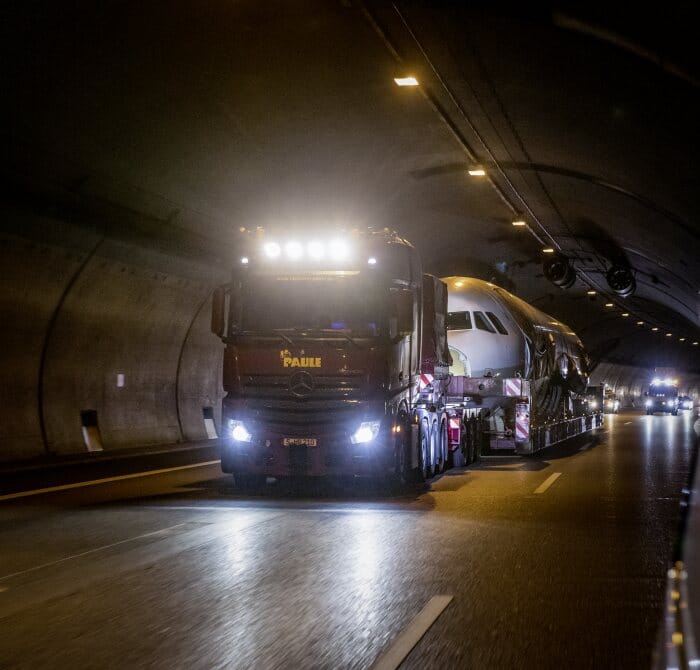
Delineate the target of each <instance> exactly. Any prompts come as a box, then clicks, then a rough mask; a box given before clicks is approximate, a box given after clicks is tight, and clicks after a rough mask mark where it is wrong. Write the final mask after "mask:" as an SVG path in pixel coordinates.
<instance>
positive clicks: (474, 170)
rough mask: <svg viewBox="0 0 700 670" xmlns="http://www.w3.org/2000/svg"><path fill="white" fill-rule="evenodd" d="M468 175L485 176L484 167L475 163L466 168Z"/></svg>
mask: <svg viewBox="0 0 700 670" xmlns="http://www.w3.org/2000/svg"><path fill="white" fill-rule="evenodd" d="M468 172H469V176H470V177H484V176H486V170H484V168H482V167H479V166H478V165H475V166H474V167H471V168H469V170H468Z"/></svg>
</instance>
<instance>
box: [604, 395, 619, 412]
mask: <svg viewBox="0 0 700 670" xmlns="http://www.w3.org/2000/svg"><path fill="white" fill-rule="evenodd" d="M603 411H604V412H605V413H606V414H617V413H618V412H619V411H620V401H619V400H618V399H617V398H606V399H605V403H604V410H603Z"/></svg>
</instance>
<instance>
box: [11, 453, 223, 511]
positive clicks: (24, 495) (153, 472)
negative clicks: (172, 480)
mask: <svg viewBox="0 0 700 670" xmlns="http://www.w3.org/2000/svg"><path fill="white" fill-rule="evenodd" d="M216 463H220V461H206V462H204V463H193V464H192V465H178V466H177V467H174V468H162V469H160V470H147V471H146V472H132V473H131V474H130V475H119V476H118V477H105V478H104V479H91V480H90V481H87V482H75V483H74V484H62V485H61V486H48V487H47V488H45V489H34V490H33V491H20V492H19V493H8V494H6V495H4V496H0V501H2V500H14V499H15V498H27V497H29V496H38V495H41V494H42V493H54V492H55V491H67V490H68V489H79V488H82V487H83V486H96V485H97V484H107V483H109V482H119V481H122V480H124V479H136V478H137V477H150V476H151V475H161V474H163V473H165V472H175V471H177V470H189V469H191V468H203V467H205V466H207V465H214V464H216Z"/></svg>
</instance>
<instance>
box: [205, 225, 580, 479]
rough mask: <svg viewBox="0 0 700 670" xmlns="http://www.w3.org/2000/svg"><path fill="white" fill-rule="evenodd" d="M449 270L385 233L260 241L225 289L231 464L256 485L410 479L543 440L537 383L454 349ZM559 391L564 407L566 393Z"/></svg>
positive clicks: (226, 423)
mask: <svg viewBox="0 0 700 670" xmlns="http://www.w3.org/2000/svg"><path fill="white" fill-rule="evenodd" d="M451 279H454V278H450V280H448V281H447V282H443V281H441V280H439V279H438V278H436V277H434V276H432V275H429V274H425V273H423V270H422V266H421V262H420V258H419V256H418V253H417V252H416V250H415V249H414V248H413V247H412V246H411V244H409V243H408V242H407V241H406V240H404V239H402V238H400V237H399V236H398V235H396V234H395V233H392V232H389V231H386V230H384V231H366V232H357V231H356V232H354V233H353V234H348V235H347V236H344V237H340V236H338V237H324V236H322V235H312V236H310V237H308V238H307V239H304V240H291V239H277V238H271V237H269V236H267V235H263V234H258V235H255V236H253V237H251V240H250V247H249V249H247V251H246V253H245V255H244V256H242V257H241V258H240V259H239V263H237V266H236V267H235V268H234V271H233V274H232V279H231V282H230V283H229V284H227V285H225V286H222V287H220V288H219V289H217V290H216V291H215V293H214V298H213V307H212V330H213V332H215V333H216V334H217V335H218V336H219V337H221V338H222V340H223V341H224V343H225V345H226V346H225V349H224V364H223V385H224V390H225V393H226V395H225V397H224V399H223V406H222V424H223V430H224V436H223V437H224V439H223V447H222V453H221V467H222V470H223V471H224V472H229V473H233V475H234V477H235V478H236V481H237V483H238V484H239V485H242V486H244V487H246V486H250V485H255V484H259V483H262V481H264V479H265V478H266V477H275V478H279V477H286V476H305V477H314V476H340V477H348V476H353V477H355V476H360V477H363V476H366V477H377V476H381V477H388V478H391V479H393V480H395V481H396V482H397V483H408V482H409V481H423V480H426V479H428V478H430V477H431V476H432V475H434V474H437V473H440V472H442V471H443V470H444V469H445V468H446V467H447V466H448V464H449V463H450V462H456V463H465V462H466V463H468V462H470V461H472V460H474V459H476V458H478V456H479V454H480V453H481V450H482V448H483V447H486V448H489V447H493V446H494V442H493V440H494V438H496V439H498V440H500V441H499V442H497V444H496V445H495V446H496V447H500V448H506V444H507V445H508V446H509V447H510V448H511V449H513V450H516V451H519V452H521V453H528V452H530V451H533V450H534V449H536V448H538V447H540V446H545V442H546V441H545V440H540V441H538V439H535V440H533V439H532V434H533V431H532V429H531V428H529V427H528V426H527V418H528V417H529V412H530V409H531V407H532V405H533V403H534V400H533V396H532V395H531V390H532V391H533V393H536V392H537V389H538V385H537V383H535V384H534V389H532V388H531V385H530V379H529V378H527V376H526V375H525V374H523V376H522V377H518V376H517V375H516V374H515V373H516V372H517V370H513V375H511V376H510V377H508V378H506V376H505V375H504V376H503V377H499V376H498V375H500V374H501V372H504V371H503V370H494V369H492V368H489V369H485V368H484V369H483V370H482V369H480V368H479V369H477V368H476V367H473V366H472V362H474V361H476V358H475V356H476V354H475V352H474V350H473V349H472V348H471V347H467V349H468V352H469V353H468V354H466V361H467V363H468V364H469V368H468V369H467V368H465V367H464V363H461V359H458V360H457V362H456V363H455V362H454V360H453V358H452V356H451V355H450V348H449V347H448V336H452V335H456V336H457V339H458V340H459V339H460V337H462V336H463V335H464V333H463V332H458V331H459V330H460V329H459V328H454V326H455V324H454V323H448V320H449V319H450V318H452V319H454V318H455V317H454V316H452V317H449V316H448V286H449V287H450V290H455V289H456V290H458V291H459V289H460V288H462V287H460V286H457V285H456V281H459V280H455V281H451ZM463 281H467V280H463ZM469 281H477V280H469ZM450 300H452V296H450ZM474 318H475V319H476V318H477V317H476V315H475V316H474ZM491 319H493V320H492V321H491V323H494V321H496V320H497V319H496V317H491ZM503 319H504V321H505V322H508V318H507V317H506V316H504V317H503ZM457 325H459V324H457ZM448 327H450V328H451V329H452V330H454V333H453V332H452V331H448ZM462 330H464V329H462ZM545 338H546V335H545ZM507 339H508V338H507V336H506V340H507ZM506 340H504V342H505V341H506ZM538 343H539V340H538ZM474 344H479V343H478V342H476V341H475V342H474ZM487 349H488V348H487ZM496 349H498V347H497V348H496ZM488 351H491V349H488ZM455 353H456V354H462V355H463V356H464V355H465V354H464V352H463V351H462V349H461V348H456V349H455ZM488 355H490V354H489V353H485V354H484V356H488ZM533 360H537V361H539V359H537V357H536V355H535V354H533ZM460 365H461V366H462V367H461V368H460ZM540 367H541V364H540ZM538 369H539V368H538ZM521 372H526V370H525V369H524V368H523V369H522V370H521ZM513 379H515V380H516V382H517V384H516V385H515V386H513V387H512V390H513V391H514V392H516V393H515V395H510V390H509V389H511V386H507V387H506V386H505V382H506V381H509V380H510V381H512V380H513ZM535 381H538V380H535ZM496 382H498V384H497V383H496ZM499 384H500V385H499ZM497 387H498V388H497ZM505 390H508V393H506V392H505ZM551 393H555V394H556V402H555V401H554V400H553V399H551V397H550V395H551ZM551 393H550V395H547V398H549V404H548V405H547V406H548V407H550V406H551V410H552V412H551V413H552V416H553V415H554V409H555V405H556V406H557V407H558V406H559V401H560V400H561V398H562V396H563V392H561V391H560V392H558V393H557V392H556V391H552V392H551ZM545 395H546V394H545ZM499 396H503V397H505V398H507V402H506V401H502V402H500V403H497V402H494V399H495V398H496V397H499ZM516 401H517V402H516ZM511 409H512V410H513V411H514V412H516V414H517V416H516V414H513V412H511ZM511 414H513V416H511ZM511 424H512V426H513V428H512V429H511V428H510V426H511ZM518 430H525V431H526V433H527V439H526V440H525V442H528V444H529V446H527V447H526V448H523V444H524V442H523V440H522V439H519V437H518V436H520V437H522V435H523V433H518V432H517V431H518ZM499 431H500V432H499ZM509 431H510V432H509ZM572 432H573V431H572ZM501 433H502V435H501ZM499 435H500V437H498V436H499ZM553 441H556V440H553V433H552V437H550V439H549V443H552V442H553Z"/></svg>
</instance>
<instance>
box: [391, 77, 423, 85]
mask: <svg viewBox="0 0 700 670" xmlns="http://www.w3.org/2000/svg"><path fill="white" fill-rule="evenodd" d="M394 81H395V82H396V85H397V86H418V80H417V79H416V78H415V77H394Z"/></svg>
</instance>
